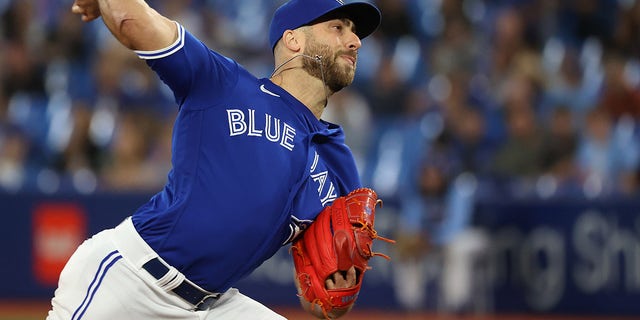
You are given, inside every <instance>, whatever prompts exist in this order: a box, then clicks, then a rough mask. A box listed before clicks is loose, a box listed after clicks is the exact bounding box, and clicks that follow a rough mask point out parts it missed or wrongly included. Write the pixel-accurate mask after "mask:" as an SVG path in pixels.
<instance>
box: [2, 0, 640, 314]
mask: <svg viewBox="0 0 640 320" xmlns="http://www.w3.org/2000/svg"><path fill="white" fill-rule="evenodd" d="M71 2H72V1H71V0H0V213H1V214H2V218H3V223H2V224H1V225H0V248H1V249H2V253H3V256H4V257H5V258H3V259H2V260H3V262H2V263H0V271H1V272H0V274H1V275H2V276H3V281H2V282H0V300H2V301H4V302H3V303H1V304H0V317H2V316H4V314H3V313H6V314H9V315H7V317H8V318H6V319H19V318H20V319H30V318H29V317H33V314H32V313H31V315H29V313H30V312H36V316H35V317H36V318H37V317H38V314H44V312H46V309H47V308H48V299H50V297H51V296H52V294H53V290H54V288H55V283H56V280H57V273H58V272H59V270H60V268H61V267H62V265H63V264H64V262H65V261H66V259H67V257H68V256H69V255H70V254H71V252H72V251H73V249H75V247H76V245H77V244H78V243H79V242H80V241H82V239H84V238H85V237H87V236H89V235H91V234H92V233H94V232H96V231H98V230H100V229H102V228H104V227H107V226H113V225H115V224H117V223H118V222H119V221H120V220H121V219H122V218H124V217H125V216H127V215H129V214H131V213H132V211H133V210H135V209H136V207H137V206H138V205H140V204H141V203H143V202H144V201H145V200H146V199H148V197H149V196H150V195H151V194H153V192H155V191H156V190H158V189H159V188H161V187H162V185H163V183H164V181H165V178H166V172H167V170H168V168H169V166H170V151H171V150H170V148H169V138H170V134H171V124H172V121H173V117H174V115H175V105H174V103H173V101H172V98H171V96H170V93H169V92H167V89H166V87H164V86H163V85H162V84H161V83H160V82H159V80H158V79H157V78H156V77H155V75H154V74H152V73H151V72H150V71H149V70H148V69H147V67H146V65H145V64H144V63H143V62H142V61H140V60H138V59H137V58H136V56H135V55H134V54H132V53H131V52H129V51H127V50H125V49H124V48H123V47H121V46H120V45H119V44H117V43H115V42H114V40H113V39H112V38H111V36H110V34H109V32H108V30H106V29H105V27H104V26H103V25H102V23H101V22H99V21H98V22H93V23H89V24H83V23H82V22H81V21H80V19H79V18H78V17H77V16H74V15H72V14H71V13H70V10H69V8H70V5H71ZM148 2H150V4H151V5H152V6H154V7H155V8H157V9H158V10H159V11H160V12H162V13H164V14H165V15H167V16H170V17H172V18H174V19H176V20H178V21H180V22H181V23H182V24H184V25H185V26H186V27H187V28H188V29H189V30H190V31H191V32H192V33H194V34H196V35H197V36H199V37H200V38H201V39H202V40H203V41H204V42H205V43H206V44H207V45H209V46H210V47H211V48H212V49H214V50H216V51H219V52H221V53H223V54H225V55H227V56H230V57H233V58H235V59H237V61H239V62H240V63H242V64H243V65H245V66H246V67H247V68H248V69H250V70H251V71H253V72H254V73H255V74H256V75H258V76H264V77H267V76H268V75H269V74H270V73H271V71H272V69H273V66H272V56H271V53H270V50H269V48H268V45H267V36H266V34H265V30H267V28H268V24H269V19H270V15H271V13H272V12H273V11H274V10H275V8H276V7H277V6H279V5H280V4H282V3H283V2H284V1H283V0H279V1H278V0H236V1H222V0H164V1H160V0H152V1H148ZM375 3H376V4H377V5H378V6H379V7H380V9H381V11H382V12H383V17H384V18H383V23H382V26H381V28H380V29H379V30H378V32H377V33H375V34H374V35H373V36H371V37H370V38H367V39H366V40H365V41H364V42H363V44H364V46H363V48H362V49H361V50H360V53H359V60H358V71H357V75H356V81H355V83H354V85H353V86H352V87H350V88H347V89H345V90H343V91H342V92H340V93H338V94H336V95H335V96H334V97H333V98H332V99H331V101H330V105H329V107H328V108H327V111H326V113H325V118H326V119H327V120H330V121H333V122H336V123H339V124H341V125H342V126H343V127H344V129H345V131H346V134H347V142H348V144H349V145H350V146H351V147H352V149H353V151H354V154H355V155H356V157H357V160H358V165H359V167H360V169H361V173H362V179H363V182H364V183H365V185H367V186H370V187H373V188H374V189H376V190H377V191H378V193H379V194H380V196H381V198H383V199H384V200H385V206H384V208H383V209H381V210H380V214H379V215H378V218H377V219H378V221H377V224H378V226H379V227H378V229H379V231H380V232H381V233H382V234H384V235H386V236H390V237H393V238H396V239H397V240H398V243H397V245H395V246H392V247H390V246H386V245H384V244H380V245H379V247H378V248H377V249H378V250H380V251H383V252H385V253H387V254H389V255H391V256H392V257H393V261H392V262H391V263H386V262H384V261H374V262H373V270H371V271H370V272H369V273H368V275H367V281H366V283H365V289H364V290H363V292H362V294H361V296H360V298H359V300H358V304H357V305H358V307H357V308H358V310H359V311H363V312H365V313H364V315H360V316H359V315H358V313H354V314H353V315H351V317H352V319H358V317H362V318H366V319H375V318H376V317H379V318H385V319H392V318H393V319H395V318H397V319H414V318H415V319H417V318H420V319H430V318H434V319H448V318H446V317H444V316H437V315H484V317H483V318H478V319H489V318H491V319H493V318H494V316H495V317H496V318H495V319H511V318H509V317H508V316H506V315H509V314H518V315H521V316H518V317H516V318H517V319H533V318H534V317H537V318H538V319H555V318H554V317H556V316H562V315H564V316H566V315H573V316H574V317H576V318H580V319H583V318H584V319H587V318H590V319H593V318H595V317H600V318H602V319H613V318H615V317H617V316H629V317H636V318H637V317H639V316H640V304H638V303H637V301H640V300H639V299H640V237H639V236H640V219H639V218H640V197H639V196H640V127H639V124H640V60H639V59H640V1H637V0H566V1H561V0H377V1H375ZM289 267H290V257H289V256H288V253H287V252H286V249H283V250H281V252H279V253H278V254H277V255H276V256H275V257H274V258H273V259H272V260H270V261H269V262H267V263H265V265H264V266H262V267H261V268H260V269H259V270H258V271H257V272H256V273H255V274H254V275H252V276H251V277H250V278H249V279H247V280H246V281H245V282H243V283H242V285H241V286H240V288H241V289H242V290H243V291H244V292H245V293H247V294H249V295H250V296H253V297H255V298H257V299H258V300H260V301H263V302H264V303H265V304H267V305H269V306H271V307H273V308H276V309H280V308H282V310H295V309H296V307H295V306H296V304H297V298H296V297H295V295H294V294H293V292H294V291H293V287H292V286H293V284H292V279H291V276H290V272H289V271H283V270H289V269H288V268H289ZM34 301H35V302H34ZM25 302H26V303H25ZM34 309H35V310H36V311H34ZM367 310H388V311H387V312H391V313H382V312H375V311H374V312H373V313H372V312H369V313H366V312H368V311H367ZM287 312H288V311H287ZM292 312H293V311H292ZM499 315H503V316H502V318H498V317H497V316H499ZM524 315H530V317H527V318H525V316H524ZM23 316H24V317H23ZM298 316H299V315H295V314H293V313H292V315H291V316H290V317H292V319H294V318H296V317H298ZM3 319H4V318H3Z"/></svg>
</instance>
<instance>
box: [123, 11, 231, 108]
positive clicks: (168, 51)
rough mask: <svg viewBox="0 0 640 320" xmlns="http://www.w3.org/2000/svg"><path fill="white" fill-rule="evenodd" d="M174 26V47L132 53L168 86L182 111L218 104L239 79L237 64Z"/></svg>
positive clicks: (183, 29) (182, 29)
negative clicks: (176, 29) (175, 37)
mask: <svg viewBox="0 0 640 320" xmlns="http://www.w3.org/2000/svg"><path fill="white" fill-rule="evenodd" d="M176 25H177V26H178V37H177V39H176V41H175V42H174V43H173V44H171V45H170V46H168V47H166V48H164V49H160V50H155V51H135V53H136V54H137V55H138V57H139V58H141V59H144V60H146V62H147V64H148V65H149V66H150V67H151V69H153V70H154V71H155V72H156V73H157V74H158V76H159V77H160V79H161V80H162V81H163V82H164V83H165V84H166V85H167V86H169V88H170V89H171V91H173V94H174V97H175V100H176V103H178V105H179V106H180V107H181V108H183V107H187V108H189V109H204V108H207V107H210V106H212V105H215V104H216V103H219V102H220V101H216V99H218V100H220V99H222V98H223V97H224V96H225V95H224V94H223V93H224V92H225V91H228V90H229V89H230V88H232V87H233V86H235V84H236V82H237V80H238V68H239V67H238V64H237V63H236V62H235V61H233V60H232V59H230V58H227V57H225V56H223V55H221V54H219V53H217V52H214V51H212V50H210V49H209V48H208V47H207V46H206V45H205V44H204V43H202V41H200V40H198V39H197V38H196V37H195V36H193V35H192V34H191V33H189V32H188V31H186V30H185V28H184V27H183V26H182V25H180V24H179V23H176ZM214 98H215V99H214Z"/></svg>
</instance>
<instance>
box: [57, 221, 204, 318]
mask: <svg viewBox="0 0 640 320" xmlns="http://www.w3.org/2000/svg"><path fill="white" fill-rule="evenodd" d="M109 232H110V231H105V232H103V233H100V234H98V235H96V236H94V237H93V238H91V239H89V240H87V241H85V242H84V243H83V244H82V245H81V246H80V247H79V248H78V250H76V252H75V253H74V254H73V256H72V257H71V258H70V259H69V262H68V263H67V265H66V266H65V268H64V270H63V271H62V273H61V275H60V280H59V285H58V289H57V290H56V292H55V295H54V298H53V299H52V306H53V308H52V310H51V311H50V312H49V316H48V318H47V320H57V319H61V320H62V319H64V320H69V319H70V320H81V319H92V320H107V319H109V320H112V319H136V320H146V319H149V320H150V319H194V320H195V319H199V316H198V314H197V313H196V312H193V311H191V310H188V307H189V306H188V304H186V303H185V302H183V301H181V300H180V299H179V298H177V297H175V296H172V295H171V294H168V293H166V292H165V291H164V290H162V289H161V288H160V287H159V286H157V285H155V283H154V282H153V279H152V278H151V277H150V276H148V278H149V279H146V278H145V277H144V275H143V274H141V273H140V272H139V271H138V270H136V269H135V268H134V267H133V266H132V265H131V264H130V263H129V262H128V261H127V260H126V259H125V258H123V257H122V256H121V255H120V253H119V252H118V251H117V250H116V249H115V247H114V246H113V244H112V242H111V240H110V234H109Z"/></svg>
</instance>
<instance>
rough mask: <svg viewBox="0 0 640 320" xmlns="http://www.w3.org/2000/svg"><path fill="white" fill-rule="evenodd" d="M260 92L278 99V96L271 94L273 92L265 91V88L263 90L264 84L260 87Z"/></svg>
mask: <svg viewBox="0 0 640 320" xmlns="http://www.w3.org/2000/svg"><path fill="white" fill-rule="evenodd" d="M260 91H262V92H264V93H266V94H268V95H272V96H274V97H278V98H280V96H279V95H277V94H275V93H273V92H271V91H269V90H267V88H265V86H264V84H263V85H261V86H260Z"/></svg>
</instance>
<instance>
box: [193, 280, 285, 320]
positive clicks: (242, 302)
mask: <svg viewBox="0 0 640 320" xmlns="http://www.w3.org/2000/svg"><path fill="white" fill-rule="evenodd" d="M202 312H203V313H206V314H205V315H204V317H203V318H202V319H205V320H232V319H252V320H286V318H285V317H283V316H281V315H279V314H277V313H276V312H274V311H273V310H271V309H269V308H267V307H266V306H264V305H263V304H261V303H259V302H258V301H255V300H253V299H251V298H249V297H247V296H245V295H243V294H242V293H240V292H239V291H238V290H237V289H235V288H231V289H229V290H228V291H227V292H225V294H224V295H222V297H221V298H220V300H219V301H218V302H217V303H216V304H215V305H214V306H213V307H212V308H211V309H210V310H207V311H202Z"/></svg>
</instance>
